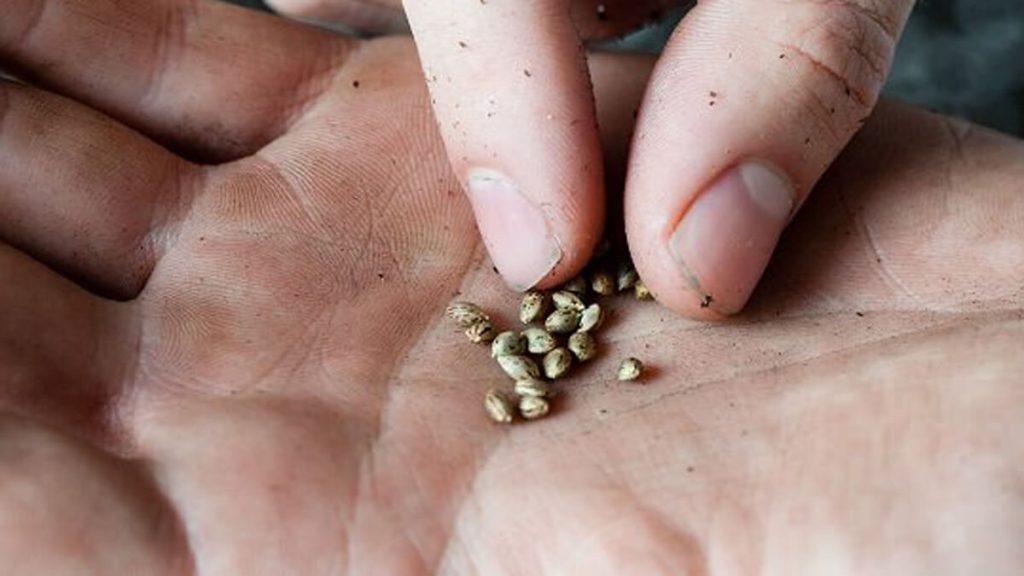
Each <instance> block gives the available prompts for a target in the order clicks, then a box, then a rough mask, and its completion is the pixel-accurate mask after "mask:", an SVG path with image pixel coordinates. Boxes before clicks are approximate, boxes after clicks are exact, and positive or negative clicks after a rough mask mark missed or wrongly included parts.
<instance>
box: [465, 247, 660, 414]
mask: <svg viewBox="0 0 1024 576" xmlns="http://www.w3.org/2000/svg"><path fill="white" fill-rule="evenodd" d="M624 292H632V293H633V294H634V296H635V297H636V299H637V300H650V299H651V293H650V292H649V291H648V290H647V287H646V286H644V284H643V282H642V281H641V280H640V279H639V277H638V276H637V273H636V270H634V269H633V267H632V265H630V264H624V265H621V266H619V267H617V269H616V272H615V273H614V274H612V273H611V272H609V271H608V270H607V269H605V268H597V269H595V270H593V271H591V272H590V273H589V274H588V275H587V276H582V275H581V276H577V277H576V278H574V279H572V280H570V281H569V282H566V283H565V284H563V285H562V286H561V287H559V288H558V289H556V290H554V291H551V292H550V293H548V292H543V291H539V290H531V291H529V292H527V293H526V294H525V295H524V296H523V299H522V302H521V303H520V305H519V320H520V321H521V322H522V323H523V324H524V325H526V327H525V328H524V329H522V330H520V331H516V330H506V331H502V332H498V331H497V329H496V328H495V326H494V324H493V323H492V321H491V318H490V316H488V315H487V313H486V312H484V311H483V310H482V309H481V308H480V307H479V306H477V305H476V304H473V303H471V302H453V303H452V304H450V305H449V306H448V309H447V310H446V314H447V316H448V317H449V318H450V319H451V320H453V321H454V322H455V323H456V324H458V325H459V326H460V327H461V328H463V329H464V330H465V333H466V336H467V337H468V338H469V340H470V341H472V342H474V343H478V344H479V343H487V342H490V345H491V357H492V358H494V359H495V361H496V362H497V363H498V366H500V367H501V369H502V371H504V372H505V374H506V375H508V377H509V378H511V379H512V381H513V382H514V384H513V386H512V389H511V391H505V390H497V389H492V390H489V391H488V392H487V395H486V396H485V397H484V408H485V409H486V410H487V414H488V415H489V416H490V417H491V419H493V420H494V421H496V422H502V423H509V422H512V420H513V419H514V418H515V414H516V412H518V414H519V416H521V417H522V418H524V419H526V420H535V419H537V418H542V417H544V416H546V415H547V414H548V412H549V411H550V408H551V406H550V401H551V399H552V397H553V396H554V391H553V389H552V387H551V382H552V381H554V380H558V379H560V378H563V377H565V376H566V375H567V374H568V373H569V371H570V370H571V369H572V367H573V366H574V365H577V364H581V363H584V362H588V361H590V360H591V359H593V358H594V357H595V356H597V353H598V342H597V339H596V338H595V334H596V332H597V331H598V329H599V328H600V327H601V324H602V323H603V321H604V319H605V315H606V310H605V308H603V307H602V306H601V304H600V302H596V301H590V302H588V301H587V300H588V298H589V297H590V296H591V295H593V296H594V298H595V300H596V298H598V297H602V296H605V297H607V296H612V295H614V294H617V293H624ZM642 373H643V363H642V362H641V361H640V360H637V359H636V358H626V359H624V360H623V361H622V362H621V363H620V365H619V367H618V372H617V374H616V377H617V378H618V379H619V380H624V381H625V380H636V379H637V378H639V377H640V375H641V374H642Z"/></svg>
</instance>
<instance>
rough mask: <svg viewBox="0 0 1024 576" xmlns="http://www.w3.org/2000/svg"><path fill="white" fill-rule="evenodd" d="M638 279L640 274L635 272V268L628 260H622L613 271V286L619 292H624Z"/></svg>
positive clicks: (634, 284)
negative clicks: (614, 271) (616, 269)
mask: <svg viewBox="0 0 1024 576" xmlns="http://www.w3.org/2000/svg"><path fill="white" fill-rule="evenodd" d="M639 279H640V276H639V275H638V274H637V273H636V268H633V265H632V264H630V263H629V262H623V263H622V264H621V265H620V266H619V269H618V271H617V272H616V273H615V288H616V289H617V290H618V291H619V292H625V291H626V290H629V289H631V288H633V287H634V286H636V282H637V280H639Z"/></svg>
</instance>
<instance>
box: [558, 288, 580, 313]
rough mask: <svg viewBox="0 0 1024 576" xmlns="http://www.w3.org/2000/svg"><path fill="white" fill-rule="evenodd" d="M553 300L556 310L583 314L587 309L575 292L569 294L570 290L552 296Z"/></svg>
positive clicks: (560, 291)
mask: <svg viewBox="0 0 1024 576" xmlns="http://www.w3.org/2000/svg"><path fill="white" fill-rule="evenodd" d="M551 300H552V301H554V303H555V309H556V310H572V311H573V312H583V309H584V308H586V307H587V305H586V304H584V303H583V300H580V297H579V296H577V295H576V293H575V292H569V291H568V290H559V291H558V292H555V293H554V294H552V295H551Z"/></svg>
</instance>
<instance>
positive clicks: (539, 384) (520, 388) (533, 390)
mask: <svg viewBox="0 0 1024 576" xmlns="http://www.w3.org/2000/svg"><path fill="white" fill-rule="evenodd" d="M516 394H518V395H520V396H533V397H535V398H547V397H549V396H551V385H549V384H548V383H547V382H545V381H543V380H537V379H536V378H525V379H523V380H516Z"/></svg>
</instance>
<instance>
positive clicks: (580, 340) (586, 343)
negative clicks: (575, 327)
mask: <svg viewBox="0 0 1024 576" xmlns="http://www.w3.org/2000/svg"><path fill="white" fill-rule="evenodd" d="M568 347H569V351H570V352H572V353H573V355H574V356H576V358H577V359H578V360H579V361H580V362H586V361H587V360H590V359H591V358H593V357H594V356H596V355H597V340H594V337H593V336H591V335H590V332H577V333H575V334H573V335H572V336H569V344H568Z"/></svg>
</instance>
